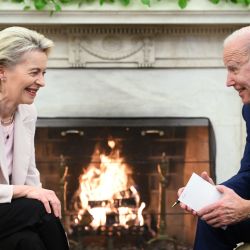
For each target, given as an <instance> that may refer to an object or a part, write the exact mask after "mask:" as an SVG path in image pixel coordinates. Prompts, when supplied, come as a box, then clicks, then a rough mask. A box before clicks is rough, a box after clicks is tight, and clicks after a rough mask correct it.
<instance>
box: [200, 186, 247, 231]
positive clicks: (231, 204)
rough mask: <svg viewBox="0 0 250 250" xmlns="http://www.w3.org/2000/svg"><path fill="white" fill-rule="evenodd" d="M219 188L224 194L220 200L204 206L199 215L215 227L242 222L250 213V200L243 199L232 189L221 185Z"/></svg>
mask: <svg viewBox="0 0 250 250" xmlns="http://www.w3.org/2000/svg"><path fill="white" fill-rule="evenodd" d="M217 189H218V190H219V191H220V192H221V193H222V194H223V197H222V199H220V200H219V201H217V202H215V203H213V204H211V205H209V206H206V207H204V208H202V209H201V210H200V211H198V213H197V214H198V216H200V217H201V219H202V220H205V221H206V222H207V223H208V224H209V225H211V226H213V227H223V226H226V225H230V224H234V223H237V222H240V221H242V220H244V219H246V218H248V215H249V213H250V201H248V200H244V199H242V198H241V197H240V196H239V195H237V194H236V193H235V192H234V191H233V190H232V189H230V188H227V187H225V186H222V185H219V186H217Z"/></svg>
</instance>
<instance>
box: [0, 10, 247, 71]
mask: <svg viewBox="0 0 250 250" xmlns="http://www.w3.org/2000/svg"><path fill="white" fill-rule="evenodd" d="M249 21H250V19H249V12H248V11H243V10H234V11H232V10H231V11H211V10H210V11H208V10H207V11H190V10H187V11H186V10H185V11H159V10H157V11H111V10H106V11H97V10H96V11H93V10H92V11H83V10H66V11H62V12H60V13H54V14H53V16H49V14H48V13H47V12H37V11H28V12H20V11H17V10H6V11H3V10H1V11H0V28H3V27H6V26H9V25H24V26H27V27H31V28H33V29H36V30H39V31H40V32H42V33H44V34H45V35H48V37H50V38H51V39H52V40H54V42H55V44H56V46H55V49H54V50H53V53H52V55H51V57H50V60H49V67H52V68H141V67H143V68H182V67H187V68H192V67H196V68H197V67H223V62H222V60H221V53H222V44H223V40H224V38H225V37H226V36H227V35H228V34H229V33H231V32H232V31H233V30H234V29H236V28H238V27H241V26H244V25H247V23H248V22H249Z"/></svg>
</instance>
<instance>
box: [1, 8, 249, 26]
mask: <svg viewBox="0 0 250 250" xmlns="http://www.w3.org/2000/svg"><path fill="white" fill-rule="evenodd" d="M0 23H1V24H8V25H10V24H11V25H12V24H19V25H20V24H22V25H25V24H37V25H41V24H42V25H51V24H60V25H67V24H144V25H145V24H185V25H187V24H195V25H205V24H211V25H214V24H245V25H246V24H249V23H250V18H249V10H147V11H145V10H129V11H128V10H63V11H61V12H58V13H54V14H53V15H52V16H51V15H50V13H49V12H47V11H44V12H38V11H35V10H31V11H20V10H0Z"/></svg>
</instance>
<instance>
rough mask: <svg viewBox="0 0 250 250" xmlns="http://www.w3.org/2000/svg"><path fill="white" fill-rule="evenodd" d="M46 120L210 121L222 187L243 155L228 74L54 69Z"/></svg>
mask: <svg viewBox="0 0 250 250" xmlns="http://www.w3.org/2000/svg"><path fill="white" fill-rule="evenodd" d="M46 77H47V86H46V87H45V88H44V89H41V90H40V92H39V94H38V98H37V100H36V105H37V107H38V112H39V116H40V117H54V116H55V117H58V116H63V117H65V116H71V117H157V116H161V117H168V116H174V117H208V118H209V119H210V120H211V122H212V125H213V128H214V131H215V136H216V149H217V152H216V156H217V158H216V175H217V182H221V181H223V180H225V179H227V178H229V177H230V176H232V175H233V174H234V173H236V171H237V170H238V168H239V162H240V158H241V155H242V138H243V137H244V135H242V134H244V129H242V125H243V124H242V118H241V101H240V98H239V97H238V96H237V93H236V92H235V91H234V90H233V89H230V88H227V87H226V86H225V78H226V72H225V70H224V69H219V68H216V69H215V68H214V69H213V68H210V69H204V68H203V69H201V68H197V69H98V70H97V69H96V70H95V69H88V70H87V69H64V70H62V69H49V70H48V71H47V75H46Z"/></svg>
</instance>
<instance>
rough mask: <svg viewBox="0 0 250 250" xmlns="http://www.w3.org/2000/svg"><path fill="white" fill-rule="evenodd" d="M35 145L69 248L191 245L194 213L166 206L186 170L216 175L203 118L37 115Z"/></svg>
mask: <svg viewBox="0 0 250 250" xmlns="http://www.w3.org/2000/svg"><path fill="white" fill-rule="evenodd" d="M35 144H36V161H37V167H38V169H39V170H40V173H41V180H42V183H43V186H44V187H45V188H49V189H53V190H55V191H56V193H57V194H58V196H59V197H60V199H61V202H62V207H63V223H64V226H65V229H66V231H67V234H68V236H69V240H70V245H71V249H96V250H99V249H124V250H125V249H131V250H132V249H133V250H136V249H192V244H193V238H194V233H195V225H196V219H195V218H194V217H193V216H192V215H189V214H186V213H184V212H183V210H181V209H180V208H179V207H174V208H172V207H171V205H172V204H173V203H174V201H175V200H176V199H177V195H176V192H177V190H178V188H179V187H181V186H183V185H184V184H185V183H186V182H187V180H188V179H189V177H190V176H191V174H192V172H196V173H198V174H199V173H201V172H202V171H204V170H205V171H207V172H208V173H209V174H210V175H211V176H213V177H215V176H214V175H215V153H214V151H215V150H214V149H215V143H214V139H213V131H212V126H211V123H210V121H209V120H208V119H207V118H39V119H38V122H37V130H36V136H35Z"/></svg>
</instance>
